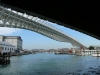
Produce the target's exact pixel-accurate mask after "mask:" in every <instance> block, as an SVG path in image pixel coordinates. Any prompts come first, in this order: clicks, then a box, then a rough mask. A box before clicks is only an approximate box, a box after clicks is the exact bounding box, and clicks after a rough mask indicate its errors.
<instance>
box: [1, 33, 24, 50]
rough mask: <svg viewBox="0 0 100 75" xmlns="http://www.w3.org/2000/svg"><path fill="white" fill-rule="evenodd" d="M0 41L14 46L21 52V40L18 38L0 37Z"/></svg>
mask: <svg viewBox="0 0 100 75" xmlns="http://www.w3.org/2000/svg"><path fill="white" fill-rule="evenodd" d="M0 41H4V42H8V43H10V44H12V45H14V46H15V49H16V50H19V51H20V50H22V39H21V37H20V36H3V35H0Z"/></svg>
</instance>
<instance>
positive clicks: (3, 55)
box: [0, 48, 11, 65]
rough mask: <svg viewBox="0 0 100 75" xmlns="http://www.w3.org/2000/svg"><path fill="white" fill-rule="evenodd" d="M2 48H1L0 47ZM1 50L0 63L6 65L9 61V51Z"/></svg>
mask: <svg viewBox="0 0 100 75" xmlns="http://www.w3.org/2000/svg"><path fill="white" fill-rule="evenodd" d="M0 49H2V48H0ZM1 51H2V50H0V65H7V64H9V63H10V56H11V55H10V52H4V53H1Z"/></svg>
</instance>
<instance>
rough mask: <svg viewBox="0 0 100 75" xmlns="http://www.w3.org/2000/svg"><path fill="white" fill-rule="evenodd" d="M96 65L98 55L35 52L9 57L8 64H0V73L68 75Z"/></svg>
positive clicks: (98, 61) (3, 74)
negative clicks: (9, 61)
mask: <svg viewBox="0 0 100 75" xmlns="http://www.w3.org/2000/svg"><path fill="white" fill-rule="evenodd" d="M98 66H100V57H92V56H76V55H65V54H64V55H55V54H54V53H37V54H30V55H22V56H13V57H11V63H10V64H9V65H7V66H0V75H68V74H69V73H75V72H80V71H81V70H82V72H87V71H88V70H89V68H90V67H92V68H97V67H98Z"/></svg>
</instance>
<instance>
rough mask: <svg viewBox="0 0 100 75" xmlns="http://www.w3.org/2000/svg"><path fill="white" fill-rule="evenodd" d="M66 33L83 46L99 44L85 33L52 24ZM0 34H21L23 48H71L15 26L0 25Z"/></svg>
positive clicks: (65, 43)
mask: <svg viewBox="0 0 100 75" xmlns="http://www.w3.org/2000/svg"><path fill="white" fill-rule="evenodd" d="M54 26H56V27H57V28H59V29H60V30H62V31H63V32H65V33H66V34H68V35H70V36H72V37H74V38H75V39H77V40H78V41H79V42H81V43H82V44H84V45H85V46H87V47H88V46H90V45H95V46H100V40H97V39H95V38H93V37H91V36H88V35H86V34H83V33H80V32H77V31H75V30H72V29H69V28H66V27H63V26H60V25H54ZM0 35H5V36H21V38H22V39H23V48H24V49H58V48H71V47H72V45H71V44H70V43H67V42H58V41H55V40H52V39H50V38H48V37H45V36H43V35H41V34H38V33H36V32H32V31H29V30H24V29H17V28H4V27H0Z"/></svg>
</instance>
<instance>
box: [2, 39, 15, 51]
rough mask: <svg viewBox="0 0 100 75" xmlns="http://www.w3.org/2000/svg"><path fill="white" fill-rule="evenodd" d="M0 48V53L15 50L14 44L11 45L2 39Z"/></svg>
mask: <svg viewBox="0 0 100 75" xmlns="http://www.w3.org/2000/svg"><path fill="white" fill-rule="evenodd" d="M0 48H2V49H1V53H4V52H12V53H13V52H15V46H13V45H12V44H10V43H7V42H4V41H0Z"/></svg>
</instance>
